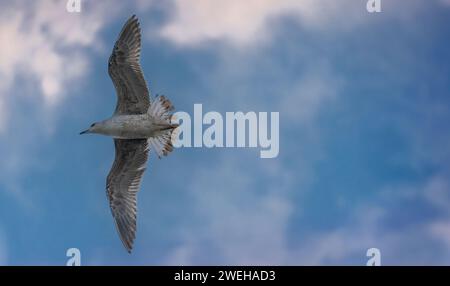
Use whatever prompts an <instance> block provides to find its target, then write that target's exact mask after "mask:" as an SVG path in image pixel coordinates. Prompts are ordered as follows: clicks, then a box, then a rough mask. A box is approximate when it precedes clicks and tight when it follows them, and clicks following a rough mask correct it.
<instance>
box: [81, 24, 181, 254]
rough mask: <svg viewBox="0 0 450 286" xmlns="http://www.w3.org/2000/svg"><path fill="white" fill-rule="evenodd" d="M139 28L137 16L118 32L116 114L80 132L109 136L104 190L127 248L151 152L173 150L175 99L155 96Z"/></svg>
mask: <svg viewBox="0 0 450 286" xmlns="http://www.w3.org/2000/svg"><path fill="white" fill-rule="evenodd" d="M140 53H141V31H140V27H139V22H138V19H137V17H136V16H135V15H133V16H132V17H131V18H129V19H128V21H127V22H126V23H125V25H124V26H123V28H122V31H121V32H120V34H119V38H118V39H117V41H116V43H115V45H114V48H113V51H112V54H111V56H110V58H109V62H108V73H109V75H110V77H111V79H112V81H113V83H114V86H115V89H116V94H117V105H116V109H115V111H114V114H113V115H112V116H111V117H110V118H108V119H106V120H103V121H100V122H96V123H93V124H92V125H91V126H90V127H89V129H87V130H85V131H83V132H81V133H80V134H85V133H96V134H102V135H107V136H111V137H113V139H114V145H115V150H116V152H115V153H116V154H115V160H114V163H113V165H112V168H111V170H110V172H109V174H108V177H107V179H106V193H107V196H108V199H109V205H110V207H111V212H112V215H113V217H114V221H115V224H116V228H117V231H118V233H119V236H120V239H121V240H122V243H123V245H124V246H125V248H126V249H127V251H128V252H131V249H132V248H133V242H134V239H135V237H136V215H137V206H136V204H137V203H136V200H137V193H138V191H139V188H140V184H141V180H142V176H143V174H144V172H145V169H146V163H147V160H148V157H149V151H150V150H152V151H153V152H155V153H156V155H157V156H158V157H159V158H161V157H162V156H166V155H167V154H168V153H169V152H171V151H172V150H173V146H172V141H171V139H172V132H173V131H174V129H175V128H176V127H178V124H172V123H171V122H172V111H173V109H174V107H173V106H172V103H171V102H170V101H169V100H168V99H167V98H165V97H164V96H157V97H156V98H155V99H154V100H152V99H151V97H150V93H149V90H148V87H147V83H146V81H145V79H144V76H143V73H142V69H141V66H140V63H139V58H140Z"/></svg>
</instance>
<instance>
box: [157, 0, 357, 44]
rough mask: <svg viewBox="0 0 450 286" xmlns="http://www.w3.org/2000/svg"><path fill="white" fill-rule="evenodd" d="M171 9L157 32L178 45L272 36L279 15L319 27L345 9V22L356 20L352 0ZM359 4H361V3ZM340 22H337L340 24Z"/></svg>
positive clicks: (266, 0)
mask: <svg viewBox="0 0 450 286" xmlns="http://www.w3.org/2000/svg"><path fill="white" fill-rule="evenodd" d="M174 3H175V11H174V13H172V15H171V19H170V21H169V22H168V23H167V25H166V26H165V27H163V28H162V30H161V35H162V36H163V37H165V38H167V39H169V40H170V41H173V42H174V43H176V44H178V45H182V46H193V45H197V44H202V43H204V42H208V41H214V40H226V41H228V42H229V43H231V44H233V45H236V46H246V45H248V44H253V43H255V42H261V41H265V40H268V39H270V38H271V37H272V33H271V30H272V25H273V22H274V21H275V20H277V18H278V17H279V16H288V17H290V18H291V19H293V20H295V21H296V22H298V23H299V24H301V25H306V26H308V27H311V28H321V27H322V26H323V25H326V24H331V23H333V25H334V26H336V21H335V20H336V19H337V18H339V15H340V14H341V12H342V11H345V14H346V15H347V16H346V21H345V23H349V22H351V24H354V23H355V22H358V21H360V18H361V17H360V16H359V15H358V14H357V13H351V12H350V13H349V11H350V10H353V11H357V9H358V6H357V5H358V3H356V2H355V1H339V2H336V1H328V0H325V1H314V0H287V1H276V0H249V1H244V2H243V1H238V0H230V1H208V0H200V1H195V0H192V1H185V0H175V1H174ZM361 7H362V6H361ZM342 23H344V22H341V24H342Z"/></svg>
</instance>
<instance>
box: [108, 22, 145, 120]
mask: <svg viewBox="0 0 450 286" xmlns="http://www.w3.org/2000/svg"><path fill="white" fill-rule="evenodd" d="M140 53H141V29H140V27H139V22H138V19H137V17H136V16H135V15H133V16H132V17H131V18H130V19H128V21H127V22H126V23H125V25H124V26H123V28H122V31H121V32H120V35H119V38H118V39H117V41H116V44H115V45H114V48H113V51H112V54H111V56H110V57H109V63H108V73H109V76H110V77H111V79H112V81H113V83H114V86H115V88H116V93H117V105H116V110H115V112H114V114H143V113H145V112H147V109H148V107H149V105H150V96H149V91H148V87H147V83H146V82H145V79H144V76H143V74H142V69H141V65H140V64H139V58H140Z"/></svg>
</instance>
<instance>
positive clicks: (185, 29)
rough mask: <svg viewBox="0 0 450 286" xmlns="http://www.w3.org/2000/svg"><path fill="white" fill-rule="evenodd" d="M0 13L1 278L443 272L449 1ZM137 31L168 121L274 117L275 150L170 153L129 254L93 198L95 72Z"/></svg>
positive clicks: (99, 144)
mask: <svg viewBox="0 0 450 286" xmlns="http://www.w3.org/2000/svg"><path fill="white" fill-rule="evenodd" d="M124 2H125V1H88V0H85V1H82V12H81V13H78V14H77V13H75V14H69V13H67V12H66V10H65V4H66V1H62V0H61V1H44V0H43V1H33V3H31V2H30V1H15V2H14V3H12V2H11V1H4V0H1V1H0V7H1V9H0V42H2V43H4V44H3V45H2V47H1V53H0V158H1V164H0V264H2V265H36V264H37V265H64V264H65V263H66V260H67V257H66V256H65V253H66V250H67V249H68V248H72V247H76V248H79V249H80V251H81V256H82V257H81V263H82V264H84V265H97V264H100V265H111V264H112V265H134V264H138V265H180V264H182V265H191V264H193V265H199V264H200V265H203V264H207V265H209V264H227V265H229V264H251V265H253V264H255V265H259V264H274V265H365V263H366V261H367V259H368V258H367V257H366V251H367V249H369V248H372V247H376V248H378V249H380V251H381V262H382V264H384V265H405V264H406V265H411V264H412V265H441V264H450V212H449V209H450V179H449V178H450V149H449V148H448V146H449V145H450V133H449V132H448V131H447V129H448V127H447V125H448V124H447V122H449V120H450V110H449V107H450V97H449V90H450V80H449V76H448V75H449V72H450V52H449V49H448V45H449V39H450V23H449V22H450V17H449V16H450V2H449V1H446V0H433V1H429V0H428V1H425V0H422V1H420V0H411V1H406V0H405V1H393V0H382V13H374V14H369V13H368V12H367V11H366V1H363V0H345V1H331V0H321V1H317V0H315V1H313V0H296V1H289V0H286V1H275V0H252V1H245V3H244V2H243V1H237V0H236V1H234V0H233V1H207V0H201V1H194V0H192V1H188V0H168V1H142V0H135V1H127V3H124ZM132 14H137V16H138V17H139V19H140V22H141V25H142V31H143V38H144V40H143V48H142V54H141V65H142V68H143V70H144V73H145V76H146V79H147V81H148V82H149V87H150V89H151V93H152V94H153V95H155V94H165V95H166V96H167V97H168V98H169V99H170V100H171V101H172V102H173V103H174V105H175V107H176V109H177V110H181V111H186V112H188V113H191V114H192V112H193V105H194V104H195V103H202V104H203V110H204V111H205V112H206V111H218V112H221V113H225V112H226V111H244V112H246V111H255V112H258V111H268V112H270V111H278V112H279V113H280V153H279V156H278V157H277V158H275V159H261V158H260V157H259V150H258V149H248V148H245V149H238V148H216V149H207V148H180V149H176V150H175V151H174V152H173V153H172V154H170V156H168V157H166V158H164V159H161V160H158V159H155V157H154V156H153V157H152V158H151V159H150V161H149V164H148V169H147V172H146V174H145V177H144V180H143V184H142V186H141V192H140V193H139V199H138V209H139V214H138V232H137V239H136V241H135V246H134V250H133V253H132V254H131V255H130V254H128V253H127V252H126V251H125V250H124V248H123V246H122V245H121V242H120V240H119V238H118V235H117V233H116V230H115V228H114V223H113V219H112V216H111V214H110V210H109V206H108V202H107V199H106V195H105V179H106V175H107V173H108V172H109V169H110V167H111V164H112V161H113V159H114V158H113V157H114V147H113V143H112V140H111V139H110V138H107V137H102V136H79V135H78V133H79V132H80V131H81V130H84V129H85V128H86V127H88V126H89V125H90V124H91V123H92V122H94V121H98V120H101V119H104V118H106V117H109V116H110V115H111V114H112V112H113V110H114V107H115V103H116V97H115V93H114V92H115V91H114V88H113V85H112V83H111V80H110V78H109V77H108V74H107V71H106V69H107V59H108V57H109V53H110V51H111V48H112V45H113V44H114V41H115V39H116V37H117V34H118V32H119V31H120V28H121V26H122V25H123V23H124V22H125V21H126V19H127V18H128V17H129V16H130V15H132Z"/></svg>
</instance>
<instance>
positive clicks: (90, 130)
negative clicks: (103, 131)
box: [80, 122, 100, 135]
mask: <svg viewBox="0 0 450 286" xmlns="http://www.w3.org/2000/svg"><path fill="white" fill-rule="evenodd" d="M99 126H100V123H99V122H95V123H92V124H91V127H89V128H88V129H86V130H84V131H82V132H80V135H82V134H86V133H97V131H98V129H99Z"/></svg>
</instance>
